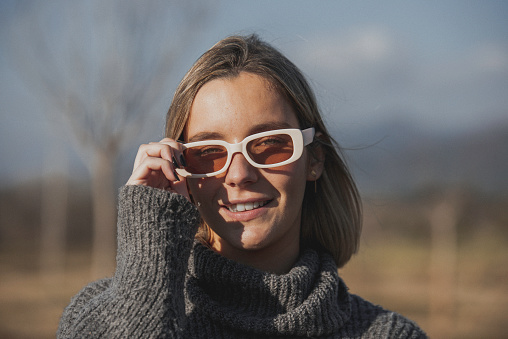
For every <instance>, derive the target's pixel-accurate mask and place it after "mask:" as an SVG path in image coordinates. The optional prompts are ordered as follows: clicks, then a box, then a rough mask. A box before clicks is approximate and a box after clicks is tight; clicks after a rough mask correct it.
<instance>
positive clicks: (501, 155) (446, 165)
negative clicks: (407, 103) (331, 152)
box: [343, 119, 508, 194]
mask: <svg viewBox="0 0 508 339" xmlns="http://www.w3.org/2000/svg"><path fill="white" fill-rule="evenodd" d="M352 144H353V145H352V147H351V144H350V145H346V147H347V148H348V150H347V151H346V154H347V158H348V160H349V164H350V166H351V170H352V172H353V175H354V177H355V178H356V180H357V182H358V185H359V186H360V189H361V190H362V192H364V193H367V194H369V193H384V194H397V193H404V192H410V191H415V190H419V189H422V188H425V187H428V186H443V185H444V186H465V187H469V188H474V189H478V190H481V191H485V192H489V193H500V192H507V191H508V121H504V122H502V123H497V124H494V123H493V124H491V125H489V126H486V127H482V128H478V129H476V130H473V131H462V132H455V133H453V134H452V133H448V134H446V133H443V132H437V131H433V132H431V131H429V130H424V129H422V128H419V127H418V126H416V125H415V124H412V123H411V122H408V121H404V120H400V119H398V120H393V121H387V122H386V123H383V124H380V125H377V126H373V127H371V128H368V129H364V130H358V131H356V133H355V136H354V138H353V142H352ZM343 146H344V145H343Z"/></svg>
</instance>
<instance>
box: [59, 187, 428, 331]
mask: <svg viewBox="0 0 508 339" xmlns="http://www.w3.org/2000/svg"><path fill="white" fill-rule="evenodd" d="M119 201H120V204H119V218H118V255H117V268H116V272H115V274H114V276H113V278H110V279H103V280H99V281H97V282H94V283H91V284H90V285H88V286H86V287H85V288H84V289H83V290H82V291H81V292H79V293H78V294H77V295H76V296H75V297H74V298H72V300H71V303H70V304H69V306H67V308H66V309H65V311H64V313H63V315H62V318H61V320H60V326H59V329H58V333H57V337H58V338H206V339H211V338H212V339H213V338H376V339H377V338H425V337H426V336H425V334H424V332H423V331H422V330H420V329H419V328H418V326H417V325H416V324H415V323H413V322H412V321H410V320H408V319H406V318H404V317H402V316H401V315H399V314H397V313H394V312H390V311H387V310H385V309H383V308H381V307H380V306H375V305H373V304H371V303H369V302H367V301H365V300H363V299H361V298H360V297H358V296H355V295H352V294H350V293H348V289H347V287H346V286H345V284H344V282H343V281H342V280H341V279H340V277H339V276H338V274H337V267H336V265H335V263H334V261H333V258H332V257H331V256H330V255H329V254H327V253H323V252H321V251H316V250H314V249H304V250H302V252H301V254H300V257H299V259H298V261H297V262H296V263H295V265H294V267H293V268H292V269H291V270H290V272H288V273H287V274H283V275H276V274H271V273H267V272H262V271H259V270H256V269H254V268H251V267H248V266H244V265H242V264H239V263H236V262H234V261H231V260H229V259H226V258H225V257H223V256H221V255H220V254H218V253H216V252H214V251H213V250H211V249H209V248H207V247H206V246H204V245H202V244H201V243H199V242H196V241H194V234H195V233H196V230H197V227H198V222H199V214H198V212H197V210H196V208H195V207H194V206H193V205H192V204H190V203H189V202H188V201H187V200H186V199H185V198H184V197H183V196H180V195H177V194H172V193H168V192H165V191H162V190H158V189H154V188H150V187H144V186H125V187H123V188H122V189H121V191H120V200H119ZM274 260H276V258H274Z"/></svg>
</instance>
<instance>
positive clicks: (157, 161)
mask: <svg viewBox="0 0 508 339" xmlns="http://www.w3.org/2000/svg"><path fill="white" fill-rule="evenodd" d="M184 161H185V160H184V159H183V157H182V147H181V144H179V143H178V142H176V141H175V140H173V139H169V138H164V139H162V140H161V141H160V142H151V143H149V144H145V145H141V146H140V147H139V149H138V154H137V155H136V160H135V161H134V169H133V171H132V175H131V177H130V178H129V180H128V181H127V185H145V186H150V187H154V188H160V189H163V190H167V191H170V192H174V193H178V194H181V195H183V196H185V197H186V198H187V199H188V200H189V201H190V197H189V192H188V190H187V185H186V182H185V178H183V177H179V176H178V174H177V173H176V171H175V168H176V167H181V166H182V165H183V164H182V162H184Z"/></svg>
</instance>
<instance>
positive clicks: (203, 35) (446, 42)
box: [0, 0, 508, 185]
mask: <svg viewBox="0 0 508 339" xmlns="http://www.w3.org/2000/svg"><path fill="white" fill-rule="evenodd" d="M16 3H17V1H11V0H8V1H2V2H1V3H0V39H1V40H0V112H1V113H0V114H1V127H0V152H1V155H2V162H1V164H0V185H2V184H5V183H13V182H18V181H22V180H26V179H27V178H31V177H37V176H38V175H40V174H41V173H44V172H45V171H48V170H49V171H51V170H52V169H54V168H55V166H56V167H57V166H59V165H58V164H59V161H58V156H57V157H56V160H55V157H54V156H53V157H51V156H48V152H47V150H48V149H53V148H54V147H53V146H54V145H55V144H58V143H64V144H66V145H72V142H71V141H69V138H70V137H69V136H68V134H65V133H59V132H58V131H55V126H54V125H55V123H54V121H53V120H52V119H51V118H48V115H47V114H45V113H43V112H42V111H44V110H47V109H48V107H46V106H45V105H46V103H43V102H41V101H40V99H39V98H38V97H37V96H36V95H34V93H33V92H31V90H30V89H29V86H27V85H26V79H23V78H21V77H20V75H19V74H18V73H19V72H17V71H16V69H15V67H13V63H12V53H11V51H8V50H7V49H8V48H12V46H16V45H17V44H19V45H22V44H23V41H16V43H15V44H13V43H12V41H13V40H15V39H16V38H15V36H16V34H15V33H13V32H12V29H11V28H12V27H13V26H12V25H13V23H15V22H19V21H20V20H22V18H23V15H24V12H23V10H19V7H16ZM18 3H23V4H30V3H32V2H31V1H22V2H18ZM92 3H93V2H92ZM106 3H107V2H106ZM44 4H47V6H48V11H49V12H51V11H54V10H55V9H54V8H53V7H52V6H55V4H56V3H55V1H53V0H48V1H45V2H44ZM205 7H206V8H207V9H208V10H207V13H208V14H207V15H206V19H205V20H203V22H202V23H196V27H198V28H196V31H195V32H194V34H193V36H192V37H191V38H190V39H189V43H188V44H187V45H186V46H185V50H184V51H183V52H182V56H181V58H180V60H179V63H178V65H179V66H178V68H177V69H176V70H175V72H173V73H171V79H170V81H169V82H168V84H167V87H168V89H167V94H166V95H164V96H162V97H161V98H160V103H159V104H158V106H157V107H158V112H156V113H155V116H156V118H154V119H155V121H156V122H161V121H163V117H164V115H165V110H166V109H167V107H168V105H169V103H170V100H171V95H172V92H173V91H174V88H175V87H176V85H177V83H178V81H179V80H180V79H181V77H182V76H183V75H184V73H185V72H186V70H187V69H188V68H189V67H190V66H191V65H192V63H193V62H194V61H195V60H196V59H197V58H198V57H199V55H201V53H203V52H204V51H205V50H206V49H208V48H209V47H211V46H212V45H213V44H214V43H215V42H216V41H218V40H220V39H222V38H224V37H225V36H228V35H231V34H249V33H257V34H259V35H260V36H261V37H262V38H263V39H265V40H266V41H268V42H269V43H271V44H273V45H274V46H276V47H277V48H278V49H280V50H281V51H282V52H283V53H284V54H285V55H286V56H288V57H289V58H290V59H291V60H292V61H293V62H294V63H295V64H296V65H297V66H298V67H300V69H301V70H302V71H303V72H304V74H305V75H306V76H307V78H308V79H309V81H310V83H311V84H312V86H313V88H314V90H315V92H316V96H317V98H318V100H319V103H320V106H321V109H322V113H323V115H324V116H325V119H326V121H327V123H328V124H329V127H330V129H331V130H333V131H338V132H337V133H343V136H342V137H339V139H342V140H341V141H344V142H346V143H347V142H348V141H349V142H351V143H353V142H358V140H359V139H358V135H357V134H359V135H360V142H361V138H362V137H364V138H365V141H366V142H371V141H372V140H369V136H368V135H366V136H362V135H361V133H362V131H364V130H368V129H369V128H371V127H372V126H375V125H380V124H384V123H387V122H390V121H394V120H399V121H401V120H402V121H405V122H408V123H411V124H413V125H415V126H418V128H421V129H423V130H427V131H432V132H435V133H450V134H453V133H468V132H470V131H474V130H477V129H479V128H488V127H489V126H493V125H496V124H499V123H506V121H507V120H508V95H507V94H508V24H507V23H506V18H507V17H508V3H507V2H506V1H469V0H465V1H451V0H450V1H437V0H435V1H430V0H427V1H321V0H319V1H310V0H309V1H302V0H296V1H295V0H279V1H266V0H261V1H245V0H240V1H234V0H229V1H213V2H207V3H206V4H204V3H203V4H202V8H205ZM13 8H17V9H13ZM85 9H86V8H85ZM83 15H86V13H83ZM59 24H60V21H59V20H55V21H54V22H52V27H53V29H54V30H55V32H58V31H59V30H62V29H61V27H59V26H58V25H59ZM175 34H180V32H178V29H177V30H176V31H175ZM60 48H62V49H65V45H63V46H60ZM49 109H51V108H49ZM157 116H158V118H157ZM151 126H152V127H150V129H149V130H148V132H147V133H145V134H143V135H140V137H139V140H134V141H133V144H132V145H127V148H129V149H136V148H137V145H138V144H139V143H141V142H147V141H152V140H158V139H160V137H161V135H162V128H161V124H160V123H154V124H152V125H151ZM58 128H64V129H65V127H58ZM58 128H56V130H58ZM348 138H351V139H355V140H354V141H351V140H348ZM71 139H72V138H71ZM146 139H149V140H146ZM75 148H76V147H75V146H69V147H68V148H67V146H65V147H64V148H63V151H62V152H63V153H65V155H66V156H67V157H69V159H70V160H69V161H70V162H71V163H72V164H73V165H71V167H72V166H77V169H76V170H75V171H76V173H80V174H79V175H84V174H82V173H83V172H82V171H83V167H86V166H85V164H84V162H86V158H84V160H83V159H82V158H79V157H78V156H76V155H75V154H74V153H75ZM127 154H128V155H126V156H125V157H126V160H124V162H125V164H128V163H129V162H132V159H131V158H129V157H131V156H132V155H131V153H129V152H127ZM48 159H50V160H48ZM52 159H53V160H52ZM48 162H49V164H48ZM125 166H126V165H125Z"/></svg>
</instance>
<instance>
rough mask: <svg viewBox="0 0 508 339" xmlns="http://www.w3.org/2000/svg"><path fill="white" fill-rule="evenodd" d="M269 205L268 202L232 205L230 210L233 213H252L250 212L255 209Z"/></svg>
mask: <svg viewBox="0 0 508 339" xmlns="http://www.w3.org/2000/svg"><path fill="white" fill-rule="evenodd" d="M267 203H268V201H256V202H246V203H245V204H236V205H231V206H229V207H228V209H229V210H230V211H231V212H243V211H250V210H253V209H255V208H259V207H263V206H264V205H266V204H267Z"/></svg>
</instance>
